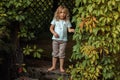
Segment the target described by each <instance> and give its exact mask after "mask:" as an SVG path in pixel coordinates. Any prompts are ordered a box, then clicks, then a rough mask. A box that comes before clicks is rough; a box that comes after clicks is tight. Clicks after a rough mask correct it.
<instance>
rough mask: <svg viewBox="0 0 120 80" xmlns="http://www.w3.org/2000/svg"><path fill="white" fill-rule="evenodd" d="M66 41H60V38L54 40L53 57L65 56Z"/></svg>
mask: <svg viewBox="0 0 120 80" xmlns="http://www.w3.org/2000/svg"><path fill="white" fill-rule="evenodd" d="M66 44H67V42H66V41H59V40H53V42H52V48H53V52H52V56H53V57H59V58H65V48H66Z"/></svg>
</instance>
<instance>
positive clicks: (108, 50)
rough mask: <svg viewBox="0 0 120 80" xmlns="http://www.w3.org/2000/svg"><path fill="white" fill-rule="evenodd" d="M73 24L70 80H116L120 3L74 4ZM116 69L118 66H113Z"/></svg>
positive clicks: (100, 0) (111, 0)
mask: <svg viewBox="0 0 120 80" xmlns="http://www.w3.org/2000/svg"><path fill="white" fill-rule="evenodd" d="M75 1H76V3H75V4H76V5H75V6H76V7H75V8H74V10H73V14H74V16H73V19H72V21H73V22H75V23H76V32H75V34H74V36H73V39H74V40H75V41H76V45H74V47H73V54H72V57H71V59H72V61H75V62H76V64H75V65H71V66H70V68H69V71H70V74H71V78H72V79H73V80H99V79H100V80H109V79H113V80H118V79H120V77H119V75H120V74H119V71H120V69H119V70H118V68H117V67H116V62H117V61H118V57H117V56H116V55H118V54H119V51H120V34H119V33H120V5H119V4H120V1H119V0H75ZM117 66H118V65H117Z"/></svg>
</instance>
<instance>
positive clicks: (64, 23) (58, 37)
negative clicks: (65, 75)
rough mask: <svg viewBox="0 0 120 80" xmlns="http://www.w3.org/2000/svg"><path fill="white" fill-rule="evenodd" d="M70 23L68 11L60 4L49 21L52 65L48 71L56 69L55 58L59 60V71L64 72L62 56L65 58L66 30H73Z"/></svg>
mask: <svg viewBox="0 0 120 80" xmlns="http://www.w3.org/2000/svg"><path fill="white" fill-rule="evenodd" d="M71 27H72V25H71V23H70V21H69V11H68V9H67V8H66V7H65V6H62V5H60V6H59V7H58V8H57V10H56V11H55V14H54V18H53V20H52V22H51V26H50V32H51V33H52V34H53V37H52V40H53V42H52V48H53V52H52V56H53V57H52V67H51V68H49V69H48V71H52V70H54V69H56V62H57V58H59V61H60V72H65V70H64V68H63V65H64V58H65V48H66V44H67V31H68V32H74V29H71Z"/></svg>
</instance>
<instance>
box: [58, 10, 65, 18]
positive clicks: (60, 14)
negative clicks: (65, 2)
mask: <svg viewBox="0 0 120 80" xmlns="http://www.w3.org/2000/svg"><path fill="white" fill-rule="evenodd" d="M59 18H60V19H62V20H64V19H65V18H66V11H65V10H64V9H61V10H60V12H59Z"/></svg>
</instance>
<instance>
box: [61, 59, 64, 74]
mask: <svg viewBox="0 0 120 80" xmlns="http://www.w3.org/2000/svg"><path fill="white" fill-rule="evenodd" d="M63 66H64V58H60V72H65V70H64V68H63Z"/></svg>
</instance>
